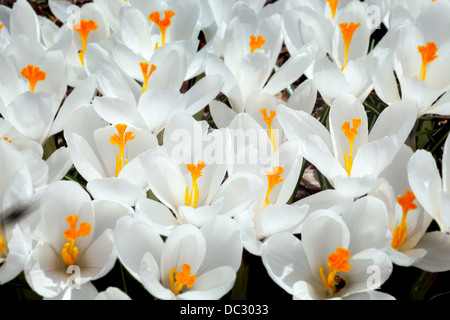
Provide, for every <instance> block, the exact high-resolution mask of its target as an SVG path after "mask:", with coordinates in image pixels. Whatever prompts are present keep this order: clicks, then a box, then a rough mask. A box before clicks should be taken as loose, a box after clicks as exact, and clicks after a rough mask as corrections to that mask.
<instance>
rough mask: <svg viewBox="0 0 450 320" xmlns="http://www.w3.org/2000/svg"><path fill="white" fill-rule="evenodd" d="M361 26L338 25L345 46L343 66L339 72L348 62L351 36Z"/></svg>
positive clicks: (352, 24)
mask: <svg viewBox="0 0 450 320" xmlns="http://www.w3.org/2000/svg"><path fill="white" fill-rule="evenodd" d="M360 26H361V23H353V22H350V23H345V22H344V23H340V24H339V27H341V32H342V37H343V38H344V46H345V58H344V65H343V66H342V68H341V71H343V70H344V69H345V67H346V66H347V62H348V53H349V51H350V43H351V42H352V38H353V34H354V33H355V30H356V29H358V28H359V27H360Z"/></svg>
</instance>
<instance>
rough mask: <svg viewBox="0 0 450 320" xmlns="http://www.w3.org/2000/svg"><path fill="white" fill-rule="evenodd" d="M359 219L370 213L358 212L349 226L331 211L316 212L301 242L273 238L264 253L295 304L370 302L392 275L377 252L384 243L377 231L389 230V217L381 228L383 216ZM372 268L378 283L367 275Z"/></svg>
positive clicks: (269, 268)
mask: <svg viewBox="0 0 450 320" xmlns="http://www.w3.org/2000/svg"><path fill="white" fill-rule="evenodd" d="M375 200H376V199H375ZM364 201H366V200H364ZM378 201H379V200H378ZM379 202H380V203H381V201H379ZM381 205H382V203H381ZM369 208H370V205H367V204H366V209H369ZM381 208H382V207H381ZM359 209H361V208H359ZM353 211H356V210H353ZM361 213H366V212H361V211H360V210H358V212H357V213H356V214H352V213H351V214H350V215H351V218H350V219H348V220H345V219H343V218H342V217H341V216H339V215H337V214H336V213H334V212H333V211H330V210H318V211H316V212H314V213H312V214H311V215H310V216H309V217H308V218H307V219H306V220H305V222H304V227H303V232H302V235H301V240H299V239H298V238H297V237H295V236H294V235H292V234H290V233H286V232H285V233H279V234H275V235H273V236H272V237H271V238H270V239H269V240H268V241H267V242H266V243H265V244H264V245H263V247H262V259H263V263H264V266H265V267H266V269H267V271H268V273H269V275H270V277H271V278H272V279H273V280H274V281H275V282H276V283H277V284H278V285H279V286H280V287H281V288H283V289H284V290H286V292H287V293H289V294H291V295H293V298H294V299H302V300H304V299H309V300H311V299H314V300H323V299H347V298H351V297H352V295H354V294H361V293H366V294H368V297H367V298H370V297H372V292H373V291H374V289H377V288H378V287H379V286H380V285H381V284H382V283H384V282H385V281H386V280H387V279H388V277H389V276H390V274H391V272H392V263H391V261H390V260H389V258H388V256H387V255H386V254H385V253H384V252H382V251H380V250H378V249H376V248H375V246H376V244H377V243H380V242H383V241H384V236H385V235H384V234H383V233H380V232H379V231H380V230H379V229H378V228H377V227H383V225H382V224H383V223H384V224H387V214H386V215H385V216H384V222H383V216H382V215H380V214H378V213H379V212H373V213H371V214H370V215H367V216H366V215H365V214H361ZM374 213H375V214H374ZM385 213H386V212H385ZM357 217H358V218H357ZM355 218H357V219H355ZM348 223H350V225H348ZM380 223H381V225H380ZM374 225H376V226H377V227H373V226H374ZM372 227H373V228H372ZM384 227H385V226H384ZM373 267H375V268H376V269H377V275H378V279H376V280H375V281H374V282H372V280H373V279H371V278H370V277H371V272H373V271H371V272H368V270H371V269H370V268H373ZM378 294H380V295H381V296H380V297H378V298H383V299H392V297H391V296H389V295H387V294H382V293H378Z"/></svg>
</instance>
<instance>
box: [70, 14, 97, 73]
mask: <svg viewBox="0 0 450 320" xmlns="http://www.w3.org/2000/svg"><path fill="white" fill-rule="evenodd" d="M97 27H98V25H97V23H95V21H94V20H89V21H86V20H80V22H78V23H76V24H74V25H73V27H72V28H73V29H74V30H75V31H76V32H78V34H79V35H80V38H81V45H82V49H81V51H80V52H78V56H79V57H80V61H81V65H82V66H84V52H85V51H86V44H87V38H88V36H89V33H90V32H91V31H95V30H97Z"/></svg>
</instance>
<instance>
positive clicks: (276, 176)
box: [263, 166, 284, 209]
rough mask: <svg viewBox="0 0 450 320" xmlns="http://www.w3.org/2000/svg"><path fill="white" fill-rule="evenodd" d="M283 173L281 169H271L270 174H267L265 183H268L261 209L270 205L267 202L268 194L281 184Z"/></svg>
mask: <svg viewBox="0 0 450 320" xmlns="http://www.w3.org/2000/svg"><path fill="white" fill-rule="evenodd" d="M283 172H284V170H283V167H279V166H276V167H273V168H272V172H267V173H266V175H267V182H268V186H267V191H266V198H265V201H264V206H263V209H264V208H265V207H266V206H267V205H268V204H269V203H270V202H269V196H270V193H271V192H272V190H273V188H274V187H275V186H276V185H277V184H279V183H281V182H283V178H281V174H282V173H283Z"/></svg>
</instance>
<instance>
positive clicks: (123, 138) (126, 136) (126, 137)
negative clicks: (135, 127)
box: [109, 123, 136, 177]
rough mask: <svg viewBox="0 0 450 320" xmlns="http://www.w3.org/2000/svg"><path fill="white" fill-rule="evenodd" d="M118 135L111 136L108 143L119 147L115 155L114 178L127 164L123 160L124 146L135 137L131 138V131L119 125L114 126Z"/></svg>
mask: <svg viewBox="0 0 450 320" xmlns="http://www.w3.org/2000/svg"><path fill="white" fill-rule="evenodd" d="M115 127H116V129H117V132H118V134H113V135H111V137H110V139H109V142H111V143H112V144H114V145H116V146H118V147H119V153H118V154H117V158H116V177H118V176H119V173H120V171H121V170H122V168H123V167H124V166H125V164H126V163H128V160H127V159H124V153H125V145H126V144H127V142H128V141H130V140H133V139H134V138H136V136H133V134H134V132H133V131H127V132H125V130H126V129H127V127H128V126H127V125H126V124H122V123H119V124H117V125H116V126H115ZM124 162H125V163H124Z"/></svg>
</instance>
